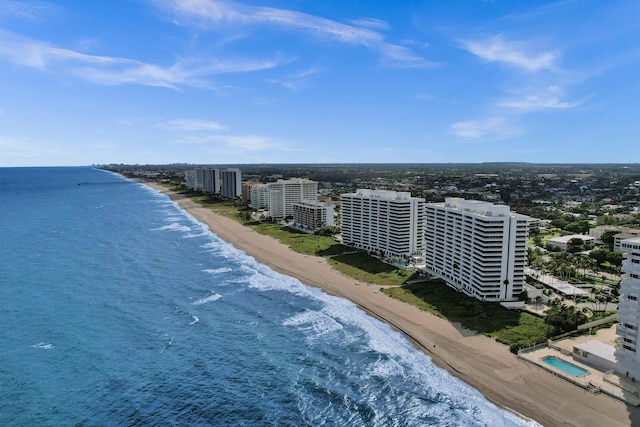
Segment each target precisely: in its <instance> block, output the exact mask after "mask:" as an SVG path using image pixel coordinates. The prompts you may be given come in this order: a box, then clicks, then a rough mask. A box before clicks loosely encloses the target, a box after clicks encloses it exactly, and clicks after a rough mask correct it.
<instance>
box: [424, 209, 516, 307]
mask: <svg viewBox="0 0 640 427" xmlns="http://www.w3.org/2000/svg"><path fill="white" fill-rule="evenodd" d="M528 219H529V217H527V216H524V215H519V214H516V213H512V212H510V209H509V206H504V205H494V204H492V203H487V202H481V201H477V200H464V199H460V198H447V199H446V200H445V202H444V203H428V204H427V205H426V233H425V236H426V242H425V243H426V245H425V246H426V249H425V263H426V271H427V272H428V273H430V274H431V275H433V276H435V277H438V278H440V279H442V280H444V281H445V282H446V283H447V284H448V285H449V286H451V287H452V288H454V289H457V290H459V291H462V292H464V293H465V294H467V295H470V296H473V297H475V298H478V299H481V300H486V301H515V300H518V298H519V294H520V293H521V292H522V291H523V289H524V278H525V273H524V269H525V264H526V257H527V237H528Z"/></svg>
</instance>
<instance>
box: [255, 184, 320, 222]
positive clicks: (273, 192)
mask: <svg viewBox="0 0 640 427" xmlns="http://www.w3.org/2000/svg"><path fill="white" fill-rule="evenodd" d="M267 187H268V189H269V214H270V215H271V218H273V219H275V220H280V219H284V218H287V217H292V218H293V204H294V203H300V202H302V201H303V200H311V201H316V200H318V183H317V182H316V181H311V180H309V179H303V178H293V179H286V180H284V179H279V180H278V181H276V182H269V183H268V184H267Z"/></svg>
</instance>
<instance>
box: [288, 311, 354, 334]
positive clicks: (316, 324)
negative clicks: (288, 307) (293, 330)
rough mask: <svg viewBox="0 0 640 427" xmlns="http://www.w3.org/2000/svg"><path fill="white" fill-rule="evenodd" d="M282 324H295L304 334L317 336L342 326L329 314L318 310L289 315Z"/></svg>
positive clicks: (339, 328)
mask: <svg viewBox="0 0 640 427" xmlns="http://www.w3.org/2000/svg"><path fill="white" fill-rule="evenodd" d="M283 325H284V326H295V327H297V328H298V329H300V330H302V331H304V332H305V333H306V334H308V335H311V336H314V337H318V336H322V335H326V334H329V333H331V332H335V331H339V330H342V329H343V326H342V325H341V324H340V323H338V322H336V321H335V320H334V319H332V318H331V317H329V316H326V315H325V314H323V313H321V312H319V311H311V310H307V311H304V312H302V313H299V314H296V315H295V316H292V317H289V318H288V319H286V320H285V321H284V322H283Z"/></svg>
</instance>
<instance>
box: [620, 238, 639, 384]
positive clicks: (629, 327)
mask: <svg viewBox="0 0 640 427" xmlns="http://www.w3.org/2000/svg"><path fill="white" fill-rule="evenodd" d="M620 249H621V250H622V252H623V253H624V260H623V261H622V281H621V282H620V302H619V303H618V326H617V327H616V332H617V334H618V336H619V337H620V340H619V344H618V347H617V348H616V359H617V361H618V371H619V372H620V373H622V374H627V373H628V375H629V377H632V378H635V379H637V380H640V352H639V351H638V350H639V348H638V341H639V340H640V301H638V298H640V237H636V238H633V239H626V240H623V241H622V242H621V244H620Z"/></svg>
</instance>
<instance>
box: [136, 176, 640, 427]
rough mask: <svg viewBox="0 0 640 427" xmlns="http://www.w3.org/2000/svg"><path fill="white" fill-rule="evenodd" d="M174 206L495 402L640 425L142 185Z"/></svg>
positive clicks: (491, 345) (560, 421) (430, 318)
mask: <svg viewBox="0 0 640 427" xmlns="http://www.w3.org/2000/svg"><path fill="white" fill-rule="evenodd" d="M138 182H140V183H141V184H144V185H146V186H148V187H150V188H152V189H154V190H157V191H159V192H161V193H163V194H165V195H167V196H169V197H170V198H171V200H173V201H174V202H176V203H177V204H178V206H179V207H180V208H181V209H183V210H185V211H186V212H187V213H189V214H191V215H193V216H194V217H195V218H196V219H198V220H199V221H201V222H202V223H204V224H206V225H207V226H208V227H209V229H210V230H211V231H212V232H213V233H215V234H216V235H217V236H218V237H220V238H221V239H222V240H224V241H226V242H227V243H230V244H232V245H233V246H235V247H236V248H238V249H241V250H242V251H244V252H245V253H246V254H247V255H249V256H252V257H253V258H255V259H256V260H257V261H258V262H260V263H262V264H265V265H268V266H269V267H271V268H272V269H273V270H275V271H278V272H280V273H283V274H286V275H287V276H291V277H295V278H297V279H298V280H300V281H301V282H302V283H304V284H305V285H307V286H311V287H316V288H320V289H322V290H323V291H324V292H326V293H327V294H329V295H333V296H338V297H341V298H346V299H348V300H350V301H351V302H353V303H354V304H355V305H356V306H357V307H358V308H359V309H361V310H363V311H365V312H366V313H367V314H369V315H371V316H372V317H375V318H377V319H378V320H380V321H382V322H385V323H387V324H389V325H390V326H391V327H392V328H394V329H396V330H398V331H401V332H402V333H403V334H404V335H405V336H406V338H407V339H408V340H409V341H410V342H411V343H412V344H413V345H414V346H415V347H416V348H418V349H419V350H421V351H422V352H424V353H425V354H426V355H427V356H429V357H430V358H431V359H432V362H433V363H434V364H435V365H436V366H438V367H440V368H443V369H445V370H447V371H448V372H449V373H450V374H451V375H453V376H455V377H457V378H459V379H460V380H462V381H464V382H465V383H467V384H469V385H470V386H472V387H473V388H475V389H476V390H478V391H479V392H480V393H482V394H483V395H484V396H485V398H486V399H487V400H489V401H490V402H492V403H494V404H495V405H497V406H498V407H500V408H502V409H505V410H507V411H510V412H513V413H515V414H516V415H518V416H521V417H524V418H530V419H533V420H535V421H536V422H538V423H540V424H542V425H544V426H569V425H576V426H591V425H593V426H600V425H607V426H630V425H638V423H640V412H639V411H638V410H637V408H632V407H629V406H627V405H625V404H624V403H623V402H620V401H618V400H615V399H613V398H610V397H607V396H604V395H595V394H593V393H591V392H589V391H586V390H584V389H581V388H579V387H577V386H575V385H572V384H570V383H569V382H567V381H565V380H563V379H560V378H558V377H556V376H553V375H550V374H549V373H547V372H546V371H544V370H542V369H541V368H539V367H536V366H533V365H530V364H528V363H526V362H524V361H522V360H520V359H518V358H517V357H516V356H515V355H514V354H512V353H511V352H509V349H508V348H507V346H505V345H503V344H500V343H498V342H496V341H495V340H493V339H491V338H488V337H485V336H482V335H478V334H477V333H475V332H473V331H470V330H466V329H464V328H461V327H459V326H457V325H455V324H452V323H451V322H449V321H448V320H446V319H442V318H439V317H437V316H435V315H433V314H430V313H427V312H424V311H422V310H420V309H418V308H416V307H414V306H411V305H410V304H407V303H404V302H402V301H399V300H396V299H393V298H391V297H388V296H386V295H384V294H382V293H380V292H377V291H378V289H379V288H380V286H378V285H370V286H362V285H360V286H356V285H355V281H354V279H352V278H349V277H347V276H345V275H343V274H342V273H339V272H338V271H336V270H335V269H333V268H332V267H331V266H330V264H328V263H327V261H326V259H325V258H322V257H317V256H312V255H304V254H300V253H297V252H294V251H293V250H291V249H290V248H289V247H288V246H286V245H284V244H282V243H280V242H279V241H278V240H276V239H274V238H272V237H270V236H265V235H262V234H260V233H258V232H256V231H254V230H253V229H251V228H250V227H246V226H244V225H242V224H240V223H238V222H236V221H234V220H232V219H230V218H227V217H225V216H222V215H219V214H216V213H214V212H212V211H211V210H209V209H207V208H205V207H203V206H202V205H200V204H199V203H197V202H194V201H193V200H191V199H189V198H187V197H185V196H182V195H180V194H177V193H175V192H172V191H171V190H169V189H167V188H166V187H164V186H162V185H159V184H157V183H153V182H143V181H138Z"/></svg>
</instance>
